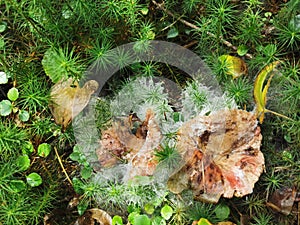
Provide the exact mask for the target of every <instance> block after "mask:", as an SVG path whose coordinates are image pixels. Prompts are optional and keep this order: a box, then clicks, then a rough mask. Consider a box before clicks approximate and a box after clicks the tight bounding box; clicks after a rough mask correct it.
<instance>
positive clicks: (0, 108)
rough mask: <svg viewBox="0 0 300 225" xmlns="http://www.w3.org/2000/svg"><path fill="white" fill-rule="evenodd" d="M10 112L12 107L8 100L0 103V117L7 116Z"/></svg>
mask: <svg viewBox="0 0 300 225" xmlns="http://www.w3.org/2000/svg"><path fill="white" fill-rule="evenodd" d="M12 110H13V106H12V104H11V102H10V101H9V100H2V101H1V102H0V116H8V115H9V114H11V112H12Z"/></svg>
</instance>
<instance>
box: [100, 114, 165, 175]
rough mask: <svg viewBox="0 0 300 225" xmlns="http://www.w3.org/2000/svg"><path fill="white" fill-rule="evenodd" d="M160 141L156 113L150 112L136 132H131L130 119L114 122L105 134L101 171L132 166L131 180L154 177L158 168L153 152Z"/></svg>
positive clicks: (101, 146)
mask: <svg viewBox="0 0 300 225" xmlns="http://www.w3.org/2000/svg"><path fill="white" fill-rule="evenodd" d="M161 137H162V135H161V132H160V129H159V127H158V124H157V123H156V121H155V119H154V113H153V111H152V110H150V109H149V110H148V111H147V113H146V118H145V120H144V121H141V123H140V125H139V127H138V128H137V129H136V131H133V129H132V120H131V117H130V116H129V117H126V118H122V119H119V120H116V121H114V122H113V124H112V126H111V127H110V128H109V129H107V130H105V131H103V132H102V138H101V140H100V147H99V148H98V149H97V151H96V153H97V156H98V159H99V162H100V164H101V166H102V167H112V166H114V165H116V164H118V163H124V162H125V163H128V165H130V166H131V170H130V171H129V174H130V175H129V176H130V177H134V176H135V175H140V176H142V175H152V174H153V172H154V169H155V166H156V164H157V163H156V162H155V160H154V149H155V148H157V147H158V146H159V144H160V140H161Z"/></svg>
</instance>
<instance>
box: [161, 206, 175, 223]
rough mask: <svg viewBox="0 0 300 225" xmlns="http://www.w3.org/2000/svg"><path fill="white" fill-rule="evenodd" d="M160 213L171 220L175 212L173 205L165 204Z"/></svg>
mask: <svg viewBox="0 0 300 225" xmlns="http://www.w3.org/2000/svg"><path fill="white" fill-rule="evenodd" d="M160 214H161V216H162V217H163V218H164V219H165V220H169V219H170V218H171V216H172V214H173V209H172V207H171V206H169V205H165V206H164V207H162V209H161V211H160Z"/></svg>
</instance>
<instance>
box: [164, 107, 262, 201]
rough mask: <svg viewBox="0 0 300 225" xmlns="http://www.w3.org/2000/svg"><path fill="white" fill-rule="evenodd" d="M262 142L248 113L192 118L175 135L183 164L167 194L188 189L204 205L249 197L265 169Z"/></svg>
mask: <svg viewBox="0 0 300 225" xmlns="http://www.w3.org/2000/svg"><path fill="white" fill-rule="evenodd" d="M224 118H225V121H224ZM224 123H225V124H224ZM222 124H223V125H222ZM261 139H262V136H261V134H260V128H259V127H258V126H257V121H256V117H255V115H254V114H252V113H249V112H247V111H244V110H225V111H220V112H218V113H216V114H213V115H210V116H197V117H195V118H194V119H192V120H190V121H188V122H186V123H185V124H184V125H183V126H182V127H181V128H180V130H179V132H178V142H177V149H178V151H179V153H180V154H181V156H182V158H183V159H185V162H186V163H185V165H183V167H182V168H181V169H180V170H179V171H178V172H177V173H175V174H174V175H172V176H171V177H170V179H169V181H168V188H169V190H170V191H172V192H174V193H180V192H181V191H183V190H184V189H187V188H191V189H192V190H193V192H194V195H195V197H196V198H197V199H200V200H203V201H207V202H218V200H219V198H220V197H221V196H222V195H223V196H224V197H226V198H231V197H233V195H234V196H238V197H241V196H244V195H246V194H249V193H252V191H253V187H254V184H255V182H256V181H257V180H258V178H259V176H260V174H261V173H262V172H263V169H264V157H263V154H262V153H261V151H260V144H261Z"/></svg>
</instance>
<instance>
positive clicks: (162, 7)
mask: <svg viewBox="0 0 300 225" xmlns="http://www.w3.org/2000/svg"><path fill="white" fill-rule="evenodd" d="M152 3H153V4H154V5H156V7H157V8H158V9H161V10H163V11H164V12H165V13H167V14H168V15H169V16H172V17H174V18H176V16H175V15H174V13H172V12H171V11H170V10H168V9H166V8H165V7H164V6H163V3H157V2H156V1H155V0H152ZM178 20H179V21H180V22H181V23H183V24H184V25H186V26H188V27H190V28H193V29H195V30H199V29H200V27H198V26H196V25H195V24H192V23H190V22H188V21H186V20H184V19H181V18H178ZM206 34H207V35H208V36H210V37H213V38H217V36H216V35H215V34H213V33H211V32H209V31H206ZM219 39H220V41H221V42H222V43H223V44H224V45H226V46H227V47H229V48H231V49H233V50H234V51H237V47H236V46H234V45H233V44H231V43H230V42H229V41H227V40H225V39H224V38H222V37H219ZM245 57H247V58H249V59H252V58H253V56H252V55H251V54H249V53H246V54H245Z"/></svg>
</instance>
